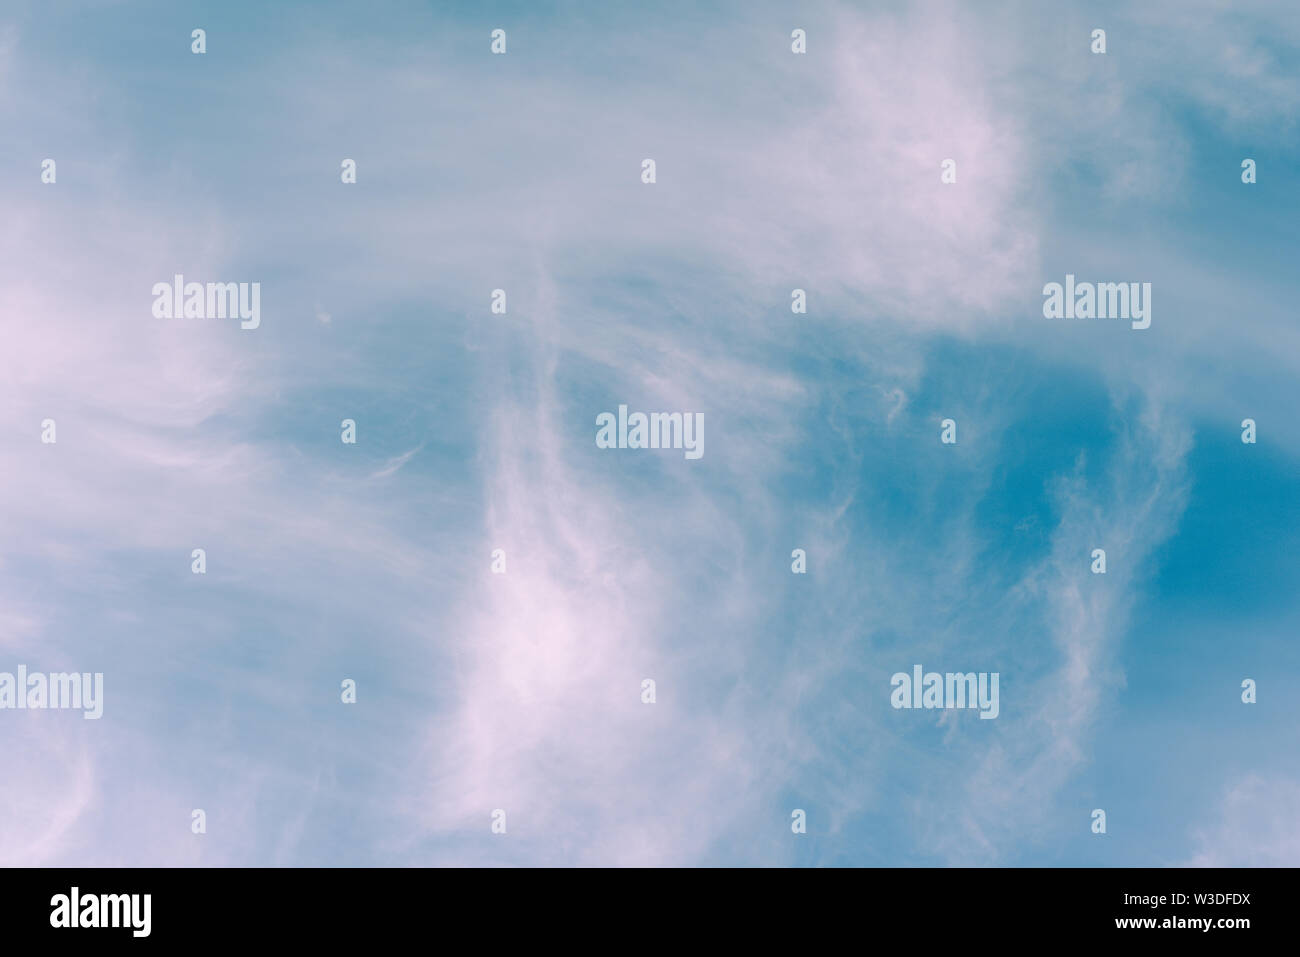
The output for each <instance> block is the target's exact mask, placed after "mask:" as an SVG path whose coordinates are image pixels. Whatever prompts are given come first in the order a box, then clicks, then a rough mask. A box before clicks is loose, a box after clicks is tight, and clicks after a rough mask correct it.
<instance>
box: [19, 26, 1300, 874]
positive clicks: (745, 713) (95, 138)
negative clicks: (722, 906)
mask: <svg viewBox="0 0 1300 957" xmlns="http://www.w3.org/2000/svg"><path fill="white" fill-rule="evenodd" d="M200 27H201V28H203V29H205V30H206V31H207V53H205V54H204V55H202V56H198V55H194V54H192V53H191V52H190V31H191V30H193V29H195V28H200ZM498 27H499V28H502V29H505V30H506V31H507V37H508V52H507V53H506V55H504V56H493V55H491V53H490V52H489V34H490V32H491V30H493V29H495V28H498ZM1098 27H1100V28H1104V29H1105V30H1106V31H1107V44H1108V51H1107V53H1106V54H1105V55H1104V56H1102V55H1094V54H1092V53H1091V52H1090V51H1089V36H1090V34H1091V31H1092V30H1093V29H1094V28H1098ZM795 28H802V29H805V30H806V31H807V36H808V53H807V54H805V55H802V56H798V55H794V54H792V53H791V51H790V32H791V30H793V29H795ZM1298 72H1300V20H1297V18H1295V17H1294V16H1287V15H1286V14H1285V12H1284V11H1282V10H1281V9H1280V7H1279V6H1277V5H1272V4H1262V3H1258V4H1257V3H1245V4H1242V3H1235V4H1226V3H1208V2H1202V3H1194V4H1191V5H1190V6H1189V5H1187V4H1172V3H1155V4H1144V5H1142V6H1141V8H1140V9H1137V10H1133V9H1130V8H1129V7H1128V5H1123V4H1089V5H1083V4H1069V5H1064V6H1061V7H1059V8H1058V7H1054V8H1053V9H1051V10H1048V9H1045V8H1042V7H1041V6H1040V5H1036V4H1031V3H1022V4H1011V5H1009V6H1006V7H1005V8H1003V9H1000V10H998V11H991V10H985V9H982V8H975V7H972V6H970V5H961V4H946V3H925V4H902V3H887V4H886V3H880V4H874V3H859V4H811V5H810V4H799V5H787V4H770V3H744V4H740V3H737V4H724V5H717V6H713V7H710V9H709V10H708V11H702V10H700V9H698V8H696V7H694V6H693V5H687V4H666V5H656V6H655V8H654V9H653V10H651V9H646V8H644V6H643V5H632V4H609V5H594V4H593V5H582V4H559V5H541V6H538V5H532V4H529V5H523V4H495V5H494V4H479V3H476V4H432V3H376V4H366V5H360V6H358V5H354V4H295V3H284V4H276V5H274V6H271V5H263V4H248V3H234V2H231V3H221V4H203V3H194V4H186V3H166V4H164V3H84V4H55V5H41V4H34V3H13V4H9V5H7V6H6V8H5V12H4V14H3V16H0V122H2V124H3V130H4V134H5V135H4V138H3V139H4V145H3V148H0V174H2V175H3V182H4V183H5V184H6V186H5V195H4V208H5V210H6V216H5V218H4V228H3V232H0V236H2V237H3V242H4V249H3V253H4V255H3V256H0V276H2V277H3V281H2V282H0V322H3V323H4V332H5V341H6V347H5V349H4V350H0V390H2V391H0V398H3V403H0V406H2V407H3V410H4V411H3V425H4V428H3V443H0V454H2V455H3V460H0V472H3V474H4V476H5V479H6V485H5V493H4V495H3V496H0V527H2V528H3V529H4V532H5V534H3V535H2V536H0V671H5V670H8V671H12V670H14V668H16V666H17V665H19V664H25V665H27V666H28V668H29V669H31V670H42V671H50V672H53V671H62V670H76V671H92V672H93V671H102V672H103V673H104V676H105V677H104V687H105V705H104V717H103V718H102V719H101V720H99V721H83V720H82V719H81V717H80V715H77V714H75V713H66V712H58V711H47V712H39V711H22V712H19V711H0V744H2V745H3V749H4V751H5V754H6V763H7V767H8V768H9V770H10V772H11V773H7V774H6V775H5V776H4V780H3V781H2V782H0V862H3V863H5V864H40V865H82V864H89V865H114V864H126V865H146V864H162V865H177V866H192V865H215V866H221V865H243V864H247V865H296V864H300V865H330V866H333V865H349V864H361V865H379V864H394V865H402V866H424V865H434V866H436V865H498V864H499V865H538V864H564V865H640V864H646V865H759V866H770V865H807V866H838V865H902V866H918V865H998V866H1007V865H1034V864H1045V865H1072V864H1082V865H1119V866H1132V865H1174V866H1177V865H1216V864H1219V865H1223V864H1240V865H1278V864H1289V865H1295V864H1297V863H1300V830H1297V826H1296V815H1295V809H1296V807H1298V806H1300V758H1298V757H1297V755H1300V747H1298V745H1300V740H1298V739H1300V721H1298V720H1297V717H1298V713H1297V705H1296V702H1297V701H1298V700H1300V651H1297V645H1296V642H1295V636H1296V634H1297V625H1298V624H1300V609H1298V607H1297V603H1296V601H1295V595H1296V594H1297V593H1298V592H1300V573H1298V572H1297V566H1296V564H1295V561H1294V556H1295V554H1296V551H1297V545H1300V531H1298V529H1300V522H1298V521H1297V519H1298V518H1300V514H1298V513H1300V467H1297V456H1296V452H1295V449H1296V448H1297V443H1300V423H1298V422H1297V419H1296V415H1295V406H1296V401H1295V400H1296V398H1297V387H1296V375H1297V371H1300V370H1298V369H1297V366H1298V365H1300V327H1298V326H1297V320H1296V315H1295V303H1296V301H1297V294H1298V293H1300V288H1298V287H1300V278H1297V270H1296V269H1295V268H1294V263H1295V253H1296V248H1297V238H1298V235H1297V234H1298V231H1300V227H1298V226H1297V223H1300V217H1298V214H1300V190H1297V183H1298V181H1300V180H1298V177H1300V163H1298V162H1297V160H1296V156H1297V148H1298V147H1300V142H1298V140H1300V137H1298V135H1297V125H1296V119H1295V118H1296V116H1297V113H1298V111H1300V82H1297V81H1298V80H1300V77H1298V76H1297V73H1298ZM47 157H48V158H54V159H55V160H56V161H57V163H58V180H57V183H56V184H54V185H46V184H42V183H41V181H40V163H41V161H42V160H43V159H45V158H47ZM645 157H652V158H654V159H655V160H656V163H657V177H658V178H657V182H656V183H655V184H654V185H653V186H648V185H645V184H642V183H641V181H640V169H641V161H642V159H643V158H645ZM950 157H951V158H954V159H956V161H957V163H958V181H957V183H955V184H950V185H949V184H942V183H941V182H940V176H939V173H940V163H941V162H942V161H943V160H944V159H946V158H950ZM1246 157H1251V158H1253V159H1255V160H1256V162H1257V164H1258V182H1257V183H1255V184H1253V185H1245V184H1243V183H1242V182H1241V179H1240V163H1241V160H1242V159H1243V158H1246ZM344 158H352V159H355V160H356V162H357V168H358V181H357V183H356V184H354V185H344V184H342V183H341V182H340V177H339V169H340V163H341V162H342V160H343V159H344ZM176 273H183V274H184V275H185V276H186V277H187V278H190V279H194V280H199V281H258V282H260V283H261V284H262V322H261V326H260V327H259V328H258V329H256V330H254V331H245V330H241V329H240V328H239V326H238V324H237V323H229V322H224V321H221V320H188V321H186V320H159V319H155V318H154V317H153V316H152V315H151V312H150V303H151V301H152V297H151V295H150V289H151V287H152V285H153V284H154V283H155V282H158V281H160V280H162V281H169V280H170V277H171V276H173V275H174V274H176ZM1067 273H1073V274H1075V275H1077V276H1078V277H1079V278H1080V279H1081V280H1082V279H1089V280H1093V281H1141V282H1150V283H1151V284H1152V288H1153V299H1152V324H1151V327H1150V328H1149V329H1146V330H1142V331H1136V330H1132V329H1130V328H1129V327H1128V324H1127V323H1120V322H1110V321H1102V320H1096V321H1088V320H1078V321H1074V322H1070V321H1063V320H1048V319H1044V318H1043V315H1042V301H1043V300H1042V288H1043V285H1044V284H1045V283H1047V282H1061V281H1062V280H1063V278H1064V276H1065V275H1066V274H1067ZM496 288H504V289H505V290H506V291H507V293H508V303H509V305H508V312H507V314H506V315H494V314H492V313H491V312H490V311H489V308H488V307H489V296H490V293H491V291H492V290H493V289H496ZM794 288H802V289H805V290H806V291H807V295H808V313H807V314H806V315H794V314H792V313H791V311H790V295H791V290H792V289H794ZM619 404H627V405H628V406H629V407H630V408H632V409H633V410H637V409H641V410H647V411H649V410H660V411H686V410H691V411H702V412H704V414H705V420H706V429H705V441H706V444H705V449H706V451H705V454H704V456H703V457H702V458H701V459H698V460H694V461H691V460H686V459H685V458H684V457H683V456H682V455H681V454H680V453H678V452H663V453H660V452H637V451H633V450H619V451H611V450H604V449H599V448H597V447H596V445H595V442H594V437H595V418H596V416H597V415H598V414H599V413H601V412H604V411H612V410H616V409H617V407H618V405H619ZM1247 417H1249V418H1253V419H1255V420H1256V422H1257V423H1258V442H1257V443H1256V444H1254V445H1247V444H1243V443H1242V442H1241V441H1240V432H1241V429H1240V422H1241V420H1242V419H1244V418H1247ZM45 418H53V419H55V420H56V421H57V424H58V441H57V443H56V444H54V445H46V444H42V443H41V442H40V441H39V436H40V429H41V426H40V423H41V421H42V420H43V419H45ZM345 418H352V419H354V420H355V421H356V422H357V428H358V441H357V443H356V444H355V445H344V444H343V443H341V442H340V441H339V423H340V421H341V420H342V419H345ZM945 418H953V419H955V420H956V421H957V423H958V442H957V444H956V445H943V444H941V443H940V441H939V434H940V422H941V420H943V419H945ZM199 547H201V548H204V549H206V552H207V561H208V571H207V574H206V575H203V576H197V575H193V574H191V571H190V553H191V550H192V549H193V548H199ZM1096 547H1103V548H1105V549H1106V551H1107V559H1108V570H1107V574H1106V575H1105V576H1096V575H1092V574H1091V573H1090V572H1089V568H1088V566H1089V554H1090V552H1091V550H1092V549H1093V548H1096ZM497 548H500V549H504V550H505V552H506V554H507V560H508V566H507V568H508V570H507V572H506V574H504V575H494V574H492V572H491V568H490V566H491V553H492V551H493V549H497ZM794 548H803V549H805V550H806V551H807V555H808V573H807V574H806V575H793V574H791V571H790V562H791V559H790V553H791V550H792V549H794ZM917 663H920V664H923V665H924V666H925V667H926V669H927V670H931V669H932V670H936V671H977V672H984V671H987V672H994V671H996V672H998V673H999V674H1000V676H1001V686H1000V687H1001V710H1000V714H999V716H998V718H997V719H996V720H991V721H984V720H979V718H978V715H977V714H976V713H973V712H959V711H925V710H895V709H893V708H892V707H891V706H890V703H889V700H890V676H891V675H892V674H894V673H895V672H898V671H910V669H911V667H912V665H914V664H917ZM647 677H651V678H654V679H655V681H656V688H657V701H656V703H655V704H654V705H652V706H651V705H645V704H642V702H641V700H640V687H641V681H642V679H643V678H647ZM1247 677H1249V678H1253V679H1255V680H1256V681H1257V682H1258V686H1259V692H1258V702H1257V703H1256V704H1252V705H1247V704H1243V703H1242V702H1241V699H1240V693H1241V692H1240V684H1241V681H1242V679H1244V678H1247ZM344 678H352V679H354V680H355V681H356V682H357V688H358V700H357V703H356V704H354V705H345V704H343V703H342V702H341V701H340V695H339V685H340V682H341V681H342V680H343V679H344ZM195 808H202V809H203V810H204V811H205V812H206V815H207V822H208V824H207V832H206V833H204V834H193V833H191V827H190V824H191V812H192V810H193V809H195ZM497 808H502V809H505V810H506V812H507V816H508V830H507V833H506V834H505V835H494V834H492V833H491V832H490V829H489V825H490V814H491V813H492V811H493V810H494V809H497ZM794 808H802V809H804V810H806V811H807V814H808V833H807V834H804V835H794V834H792V833H791V830H790V824H789V822H790V813H791V810H792V809H794ZM1094 808H1103V809H1105V810H1106V812H1107V825H1108V829H1107V833H1106V834H1105V835H1097V834H1093V833H1092V832H1091V830H1090V823H1091V818H1090V812H1091V811H1092V810H1093V809H1094Z"/></svg>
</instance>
